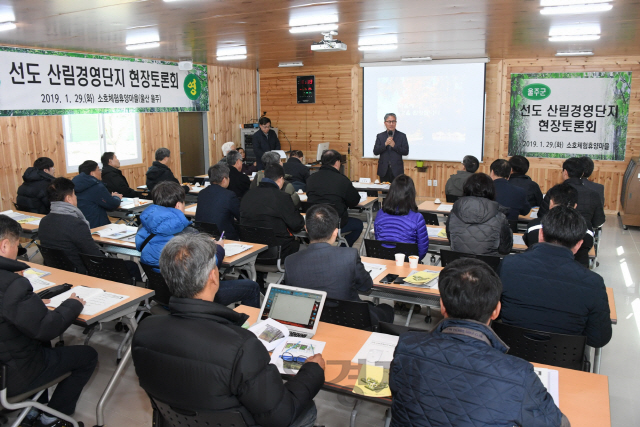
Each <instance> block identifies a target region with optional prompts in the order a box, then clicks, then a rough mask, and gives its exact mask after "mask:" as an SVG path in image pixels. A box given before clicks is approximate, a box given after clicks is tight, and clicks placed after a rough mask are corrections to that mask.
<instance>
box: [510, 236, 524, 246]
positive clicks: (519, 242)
mask: <svg viewBox="0 0 640 427" xmlns="http://www.w3.org/2000/svg"><path fill="white" fill-rule="evenodd" d="M513 244H514V245H522V246H524V245H525V243H524V239H523V238H522V236H519V235H517V234H514V235H513Z"/></svg>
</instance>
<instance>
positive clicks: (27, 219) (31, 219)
mask: <svg viewBox="0 0 640 427" xmlns="http://www.w3.org/2000/svg"><path fill="white" fill-rule="evenodd" d="M0 215H6V216H8V217H9V218H11V219H13V220H15V221H17V222H18V223H20V224H27V223H29V224H32V225H38V224H40V220H41V219H42V218H39V217H36V216H31V215H25V214H21V213H20V212H14V211H12V210H8V211H4V212H0Z"/></svg>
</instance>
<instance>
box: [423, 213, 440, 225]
mask: <svg viewBox="0 0 640 427" xmlns="http://www.w3.org/2000/svg"><path fill="white" fill-rule="evenodd" d="M420 213H421V214H422V217H423V218H424V222H425V223H426V224H427V225H440V222H439V221H438V215H436V214H434V213H429V212H420Z"/></svg>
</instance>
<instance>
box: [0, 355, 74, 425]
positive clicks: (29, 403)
mask: <svg viewBox="0 0 640 427" xmlns="http://www.w3.org/2000/svg"><path fill="white" fill-rule="evenodd" d="M69 375H71V372H67V373H66V374H64V375H62V376H60V377H58V378H56V379H54V380H52V381H49V382H48V383H47V384H43V385H41V386H40V387H38V388H36V389H33V390H29V391H27V392H25V393H21V394H19V395H16V396H12V397H8V396H7V365H4V364H3V365H2V366H1V368H0V387H1V388H0V409H6V410H9V411H16V410H21V411H20V415H18V418H17V419H16V420H15V421H14V422H13V424H11V427H18V426H19V425H20V424H21V423H22V420H23V419H24V418H25V417H26V416H27V414H28V413H29V411H30V410H31V409H32V408H36V409H39V410H40V411H42V412H44V413H46V414H47V415H53V416H54V417H58V418H60V419H63V420H66V421H68V422H70V423H71V424H72V425H73V426H74V427H78V423H77V422H76V420H74V419H73V418H71V417H70V416H68V415H65V414H63V413H61V412H58V411H56V410H55V409H51V408H49V407H48V406H47V405H43V404H42V403H39V402H38V398H39V397H40V395H41V394H42V393H44V392H46V391H47V389H48V388H50V387H53V386H55V385H56V384H58V383H59V382H61V381H62V380H64V379H65V378H67V377H68V376H69ZM5 422H6V421H5ZM5 422H3V424H4V423H5Z"/></svg>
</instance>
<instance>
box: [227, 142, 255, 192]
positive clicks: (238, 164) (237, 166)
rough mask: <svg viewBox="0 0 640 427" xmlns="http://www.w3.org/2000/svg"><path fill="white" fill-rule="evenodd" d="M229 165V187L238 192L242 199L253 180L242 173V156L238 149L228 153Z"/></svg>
mask: <svg viewBox="0 0 640 427" xmlns="http://www.w3.org/2000/svg"><path fill="white" fill-rule="evenodd" d="M227 165H228V166H229V186H228V187H227V189H229V190H231V191H233V192H234V193H235V194H236V197H237V198H238V200H242V198H243V197H244V195H245V194H247V191H249V188H251V180H250V179H249V177H248V176H247V175H245V174H243V173H242V156H241V155H240V153H238V152H237V151H229V152H228V153H227Z"/></svg>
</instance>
